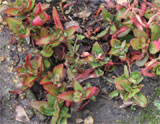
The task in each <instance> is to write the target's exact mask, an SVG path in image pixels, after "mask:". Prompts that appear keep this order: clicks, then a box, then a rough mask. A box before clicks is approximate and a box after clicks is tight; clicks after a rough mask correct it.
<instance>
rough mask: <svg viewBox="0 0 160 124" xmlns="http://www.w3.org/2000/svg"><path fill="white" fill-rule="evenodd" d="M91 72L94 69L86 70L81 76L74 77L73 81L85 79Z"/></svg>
mask: <svg viewBox="0 0 160 124" xmlns="http://www.w3.org/2000/svg"><path fill="white" fill-rule="evenodd" d="M93 71H94V69H86V70H85V71H84V72H83V73H82V74H79V75H78V76H77V77H75V80H78V79H85V78H87V77H88V76H89V75H90V74H91V73H92V72H93Z"/></svg>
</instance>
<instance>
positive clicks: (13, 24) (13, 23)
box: [6, 17, 25, 34]
mask: <svg viewBox="0 0 160 124" xmlns="http://www.w3.org/2000/svg"><path fill="white" fill-rule="evenodd" d="M6 20H7V23H8V26H9V29H10V30H11V31H13V32H14V33H16V34H23V33H22V32H23V31H25V27H24V26H23V23H22V21H21V20H18V19H15V18H11V17H7V18H6ZM20 31H21V32H20Z"/></svg>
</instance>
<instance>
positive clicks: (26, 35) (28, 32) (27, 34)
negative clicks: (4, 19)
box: [20, 27, 30, 38]
mask: <svg viewBox="0 0 160 124" xmlns="http://www.w3.org/2000/svg"><path fill="white" fill-rule="evenodd" d="M29 36H30V28H29V27H28V28H27V29H26V33H25V34H21V35H20V37H21V38H26V37H29Z"/></svg>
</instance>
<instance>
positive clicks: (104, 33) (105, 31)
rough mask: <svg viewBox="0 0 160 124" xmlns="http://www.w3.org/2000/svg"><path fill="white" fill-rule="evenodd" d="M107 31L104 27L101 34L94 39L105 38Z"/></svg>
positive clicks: (107, 28)
mask: <svg viewBox="0 0 160 124" xmlns="http://www.w3.org/2000/svg"><path fill="white" fill-rule="evenodd" d="M108 30H109V27H106V29H105V30H103V31H102V32H100V33H99V34H97V36H96V38H101V37H103V36H105V35H106V34H107V33H108Z"/></svg>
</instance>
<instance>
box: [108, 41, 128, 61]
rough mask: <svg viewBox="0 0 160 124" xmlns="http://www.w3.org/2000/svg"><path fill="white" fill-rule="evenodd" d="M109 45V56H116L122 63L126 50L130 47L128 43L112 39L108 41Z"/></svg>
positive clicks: (125, 57)
mask: <svg viewBox="0 0 160 124" xmlns="http://www.w3.org/2000/svg"><path fill="white" fill-rule="evenodd" d="M110 44H111V47H112V48H111V50H110V52H109V53H110V55H114V56H118V57H119V58H120V59H121V60H122V61H126V59H127V56H126V53H127V52H128V49H129V47H130V44H129V43H126V41H123V42H121V41H120V40H117V39H112V40H111V41H110Z"/></svg>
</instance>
